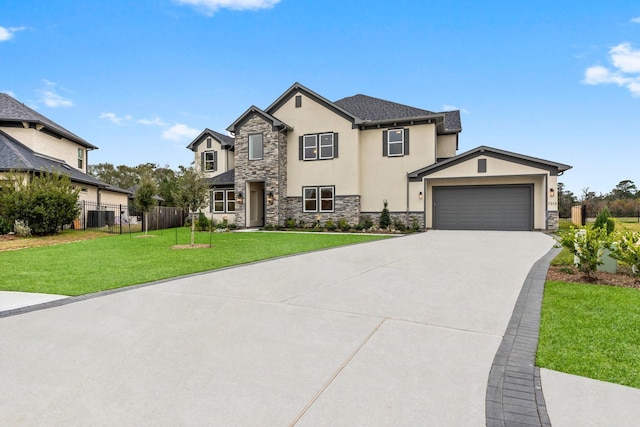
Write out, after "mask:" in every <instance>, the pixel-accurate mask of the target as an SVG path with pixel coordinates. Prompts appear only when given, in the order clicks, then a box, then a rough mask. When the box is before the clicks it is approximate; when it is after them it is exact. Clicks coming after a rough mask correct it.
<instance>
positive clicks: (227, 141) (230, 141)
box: [187, 128, 236, 151]
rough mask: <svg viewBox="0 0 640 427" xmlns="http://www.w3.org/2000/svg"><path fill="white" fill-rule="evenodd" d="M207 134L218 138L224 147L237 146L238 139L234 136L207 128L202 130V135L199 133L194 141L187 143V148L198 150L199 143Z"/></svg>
mask: <svg viewBox="0 0 640 427" xmlns="http://www.w3.org/2000/svg"><path fill="white" fill-rule="evenodd" d="M207 135H208V136H210V137H212V138H213V139H215V140H217V141H218V142H219V143H220V146H221V147H222V148H233V147H234V146H235V142H236V141H235V139H234V138H233V137H232V136H229V135H223V134H221V133H220V132H216V131H215V130H211V129H209V128H206V129H205V130H203V131H202V132H200V135H198V136H197V137H196V138H195V139H194V140H193V141H191V143H190V144H189V145H187V148H188V149H189V150H191V151H196V150H197V146H198V144H199V143H200V142H202V141H203V139H204V137H205V136H207Z"/></svg>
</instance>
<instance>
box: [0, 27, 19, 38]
mask: <svg viewBox="0 0 640 427" xmlns="http://www.w3.org/2000/svg"><path fill="white" fill-rule="evenodd" d="M22 30H24V27H11V28H5V27H0V42H6V41H7V40H11V39H12V38H13V35H14V34H15V33H16V32H18V31H22Z"/></svg>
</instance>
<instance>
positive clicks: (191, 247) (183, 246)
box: [171, 244, 212, 249]
mask: <svg viewBox="0 0 640 427" xmlns="http://www.w3.org/2000/svg"><path fill="white" fill-rule="evenodd" d="M210 247H212V246H211V245H209V244H206V245H205V244H197V245H173V246H171V249H202V248H210Z"/></svg>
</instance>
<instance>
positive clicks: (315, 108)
mask: <svg viewBox="0 0 640 427" xmlns="http://www.w3.org/2000/svg"><path fill="white" fill-rule="evenodd" d="M298 95H300V96H302V104H301V106H300V107H298V108H296V106H295V95H294V96H293V97H292V98H291V99H289V101H287V102H286V103H284V104H283V105H282V106H281V107H280V108H279V109H278V110H277V111H275V112H273V115H274V116H275V117H277V118H278V119H279V120H282V121H283V122H284V123H286V124H288V125H290V126H292V127H293V128H294V129H293V131H290V132H288V133H287V175H288V176H287V194H286V195H287V197H302V187H304V186H317V185H335V187H336V190H335V191H336V196H348V195H356V194H359V191H360V188H359V173H358V169H359V161H358V130H357V129H352V125H351V122H350V121H349V120H347V119H345V118H343V117H341V116H339V115H337V114H336V113H334V112H333V111H331V110H329V109H327V108H326V107H324V106H323V105H321V104H319V103H317V102H316V101H314V100H313V99H311V98H309V97H307V96H305V95H304V94H302V93H300V92H298ZM329 132H332V133H338V158H334V159H328V160H307V161H305V160H300V159H299V145H298V144H299V142H298V141H299V137H300V136H302V135H305V134H316V133H329Z"/></svg>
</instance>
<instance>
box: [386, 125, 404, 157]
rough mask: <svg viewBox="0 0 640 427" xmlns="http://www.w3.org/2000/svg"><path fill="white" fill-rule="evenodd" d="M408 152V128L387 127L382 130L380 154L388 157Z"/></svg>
mask: <svg viewBox="0 0 640 427" xmlns="http://www.w3.org/2000/svg"><path fill="white" fill-rule="evenodd" d="M408 154H409V129H389V130H385V131H383V132H382V155H383V156H388V157H399V156H406V155H408Z"/></svg>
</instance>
